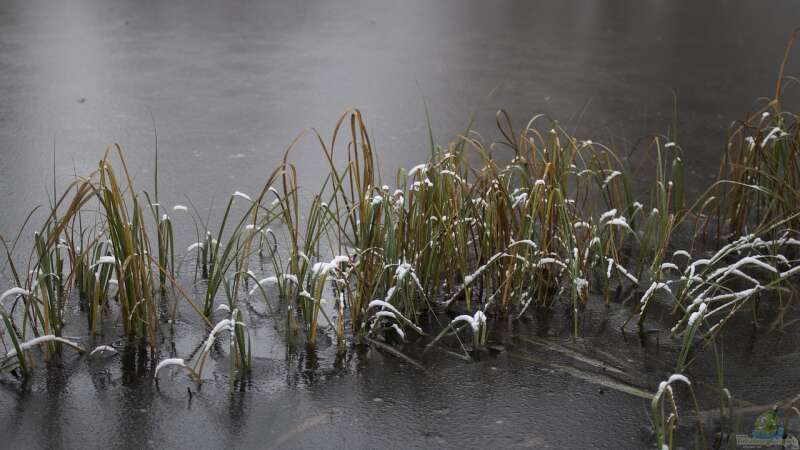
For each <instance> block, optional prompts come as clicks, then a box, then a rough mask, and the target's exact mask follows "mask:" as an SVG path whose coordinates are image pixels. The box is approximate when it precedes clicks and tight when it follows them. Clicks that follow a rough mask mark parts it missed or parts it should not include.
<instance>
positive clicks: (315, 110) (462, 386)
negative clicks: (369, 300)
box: [0, 0, 800, 449]
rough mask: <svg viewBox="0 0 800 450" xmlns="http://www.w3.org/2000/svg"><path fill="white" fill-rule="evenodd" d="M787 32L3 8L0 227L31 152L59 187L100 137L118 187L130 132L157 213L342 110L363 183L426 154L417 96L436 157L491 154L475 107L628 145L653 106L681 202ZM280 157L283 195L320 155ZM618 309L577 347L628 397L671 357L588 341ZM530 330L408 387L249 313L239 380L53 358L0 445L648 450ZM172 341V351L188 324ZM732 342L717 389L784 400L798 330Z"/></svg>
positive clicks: (41, 184) (12, 4)
mask: <svg viewBox="0 0 800 450" xmlns="http://www.w3.org/2000/svg"><path fill="white" fill-rule="evenodd" d="M797 26H800V4H798V3H797V2H796V1H794V0H786V1H770V2H763V1H755V0H752V1H751V0H746V1H736V2H723V1H716V0H714V1H703V2H697V1H573V0H566V1H553V2H545V1H536V2H527V1H499V2H484V1H455V0H446V1H435V2H428V1H403V2H371V1H361V2H359V1H353V0H347V1H296V2H285V3H281V2H272V1H270V2H259V1H238V0H234V1H224V2H223V1H176V2H159V1H128V0H115V1H74V2H53V1H39V0H33V1H5V0H4V1H2V2H0V199H2V200H0V233H2V234H4V235H9V234H12V233H14V232H15V231H16V229H17V227H18V226H19V225H20V224H21V222H22V220H23V218H24V216H25V214H26V213H27V212H28V210H29V209H30V208H31V207H32V206H33V205H35V204H39V203H44V202H46V201H47V192H49V191H48V190H49V189H51V188H50V185H51V182H52V181H51V178H50V177H51V174H52V164H53V163H52V158H53V156H52V151H53V147H54V146H55V149H56V162H55V171H56V181H57V184H59V185H60V186H63V185H65V184H66V183H67V182H69V181H70V180H71V179H72V175H73V173H74V172H77V173H79V174H81V173H87V172H88V171H90V170H91V169H92V168H93V167H94V166H95V165H96V163H97V161H98V160H99V158H100V156H101V154H102V151H103V149H104V148H105V146H106V145H108V144H110V143H112V142H119V143H120V144H122V145H123V146H124V147H125V149H126V151H127V155H128V158H129V163H130V165H131V170H132V172H133V173H134V174H137V176H138V180H137V181H138V183H139V187H141V188H144V187H149V183H150V180H151V177H152V165H153V164H152V162H153V160H152V155H153V134H154V133H153V120H154V121H155V125H156V128H157V130H158V136H159V146H160V151H161V161H160V164H161V167H160V172H161V186H160V189H161V196H162V203H165V204H174V203H185V196H187V195H188V196H190V197H191V198H192V200H193V201H195V203H197V204H199V205H201V206H202V207H210V204H211V200H212V199H216V200H217V202H216V204H217V206H220V205H221V204H222V202H223V199H224V198H227V196H228V195H229V194H230V193H231V192H233V191H234V190H241V191H245V192H253V191H255V190H256V189H257V188H259V187H261V185H262V183H263V182H264V180H265V178H266V176H267V174H268V173H269V172H270V171H271V170H272V169H273V168H274V167H275V165H276V164H277V160H278V159H279V158H280V155H281V154H282V152H283V150H284V149H285V147H286V145H288V143H289V142H290V141H291V140H292V138H293V137H294V136H295V135H296V134H297V133H298V132H300V130H302V129H303V128H305V127H310V126H315V127H318V128H319V129H320V130H321V131H322V132H323V133H324V134H326V135H327V134H328V133H329V132H330V130H331V127H332V126H333V124H334V121H335V120H336V118H337V117H338V115H339V114H340V113H341V112H342V111H343V110H344V109H345V108H346V107H348V106H357V107H359V108H361V109H362V111H363V112H364V114H365V116H366V119H367V122H368V125H369V127H370V129H371V130H372V136H373V139H374V141H375V142H376V146H377V148H378V151H379V156H380V159H381V163H382V167H383V170H384V174H385V175H387V176H390V174H392V173H393V172H394V170H395V169H396V168H398V167H410V166H412V165H414V164H416V163H418V162H420V161H421V160H423V159H425V157H426V156H427V155H428V152H429V151H428V148H427V147H426V142H427V133H428V132H427V127H426V122H425V109H424V104H423V98H425V99H426V101H427V104H428V108H429V110H430V114H431V117H432V120H433V131H434V133H435V136H436V140H437V142H441V143H443V142H445V141H446V140H447V139H448V138H449V137H451V136H452V134H453V133H456V132H458V131H460V130H462V129H463V127H464V126H466V124H467V122H468V121H469V119H470V117H471V116H473V115H474V117H475V126H476V127H477V129H478V130H480V131H481V132H482V133H483V134H485V135H486V136H487V137H488V138H492V137H494V136H496V133H495V132H494V128H493V127H494V113H495V111H496V110H497V109H498V108H505V109H507V110H508V111H509V112H510V113H511V114H512V116H513V117H514V118H515V121H516V122H517V123H522V122H524V121H526V120H527V119H528V118H529V117H530V116H532V115H533V114H535V113H540V112H544V113H547V114H550V115H551V116H552V117H554V118H557V119H558V120H560V121H561V123H562V124H565V125H567V127H568V129H570V130H573V131H575V132H576V133H578V134H579V136H580V137H582V138H591V139H593V140H595V141H604V142H613V143H615V144H616V145H617V147H618V148H619V149H621V150H622V151H627V150H629V149H630V146H631V143H633V142H636V140H637V138H639V137H640V136H642V135H644V134H646V133H650V132H662V133H663V132H666V131H667V129H668V127H669V126H670V124H671V122H672V115H673V93H674V94H675V95H676V96H677V116H678V120H679V141H680V143H681V144H682V146H683V148H684V151H685V152H686V158H685V159H686V160H687V161H688V162H689V164H687V167H689V169H690V175H691V179H692V185H693V186H694V189H695V190H697V191H699V190H701V189H702V188H703V187H704V186H705V185H706V184H707V183H708V181H709V178H710V177H711V176H712V175H713V174H714V173H715V169H716V165H717V162H718V161H719V157H720V155H721V152H722V150H723V149H724V141H725V135H726V130H727V128H728V126H729V124H730V123H731V121H733V120H735V119H739V118H742V117H744V115H745V114H747V113H748V112H749V111H752V110H753V109H754V108H755V107H756V105H757V102H756V100H757V99H758V98H759V97H762V96H770V95H772V94H773V92H774V83H775V77H776V74H777V71H778V65H779V62H780V59H781V57H782V54H783V49H784V45H785V43H786V41H787V39H788V37H789V34H790V32H791V30H792V29H793V28H794V27H797ZM795 53H797V52H795ZM798 61H799V59H798V58H797V57H795V58H794V59H793V60H792V61H791V62H790V64H789V66H788V72H789V73H793V74H797V73H798V72H799V71H798V69H800V65H799V64H798ZM295 160H296V161H297V162H298V168H299V169H300V171H301V173H302V179H301V181H306V182H307V183H309V184H310V185H311V186H312V187H315V186H316V182H318V178H319V174H320V173H321V172H322V171H323V170H324V169H325V163H324V161H323V160H322V159H321V158H320V153H319V150H318V148H317V147H316V146H314V145H312V143H311V141H307V144H306V145H302V146H301V147H299V148H298V150H297V153H296V156H295ZM388 184H391V183H388ZM180 239H181V238H180V236H179V240H180ZM186 239H189V240H193V239H190V237H186ZM179 247H183V245H179ZM745 314H746V313H745ZM187 315H188V314H187ZM609 315H610V318H609ZM74 317H75V323H74V324H72V325H71V326H72V329H73V330H75V333H76V334H79V335H80V333H82V331H80V330H83V329H85V328H83V326H82V324H81V323H80V320H79V317H80V314H78V313H77V312H75V314H74ZM625 317H626V316H625V313H624V312H616V313H615V312H613V311H612V312H611V313H605V312H603V313H602V314H601V313H598V318H597V320H596V321H595V322H596V323H594V324H593V325H591V327H590V328H589V329H587V330H585V334H584V336H585V337H584V340H582V341H581V342H579V344H580V345H582V346H587V348H596V349H605V351H606V352H607V353H604V354H606V355H608V354H612V355H614V357H615V358H619V360H621V361H623V362H625V361H627V362H629V363H630V364H633V365H634V366H635V369H636V370H637V371H639V372H640V373H642V374H645V375H644V376H643V377H642V378H641V379H639V380H637V381H638V384H639V385H641V386H645V387H646V386H649V387H650V388H652V386H653V385H654V384H655V383H656V382H657V381H659V380H660V379H661V377H663V375H664V374H668V373H669V372H668V371H667V368H665V367H663V364H662V363H660V361H671V359H670V358H671V357H672V356H674V351H675V348H673V347H674V343H669V342H663V341H658V340H657V339H656V337H655V336H657V335H658V334H654V335H653V336H654V337H653V339H650V340H648V341H647V342H645V344H644V345H643V344H642V343H641V342H640V341H639V340H638V339H635V338H634V339H625V338H623V336H621V335H620V334H619V333H618V332H616V331H613V330H616V326H612V325H608V327H607V328H604V327H603V321H604V320H608V321H609V323H611V324H617V325H618V324H619V323H620V322H621V321H622V320H624V318H625ZM556 322H557V320H556ZM656 322H657V320H656ZM664 323H667V321H665V322H664ZM546 325H547V322H536V321H534V322H529V323H522V324H517V325H516V329H512V330H508V331H507V332H506V333H499V332H498V336H496V337H495V338H494V339H495V340H496V341H497V342H496V343H497V345H499V346H501V347H500V348H501V349H502V351H499V352H497V353H491V354H486V355H482V357H481V359H480V361H479V362H477V363H465V362H464V361H462V360H460V359H457V358H455V357H452V356H449V355H447V354H436V355H430V354H429V355H426V356H425V357H424V358H422V359H423V363H424V364H425V365H426V367H428V368H429V372H430V375H427V376H426V375H424V374H423V373H422V372H421V371H420V370H418V369H416V368H414V367H413V366H411V365H409V364H407V363H405V362H403V361H402V360H398V359H396V358H394V357H392V356H389V355H386V354H384V353H381V352H379V351H376V350H370V351H367V352H363V351H362V352H355V351H354V352H350V353H348V354H347V355H345V356H337V353H336V351H335V348H334V346H333V345H328V346H326V345H321V346H319V347H318V348H317V349H306V348H304V347H300V348H295V347H292V346H287V345H286V343H285V342H284V340H283V338H282V335H281V334H280V332H278V331H275V329H274V326H273V325H271V324H270V323H269V321H264V322H263V323H261V324H260V325H258V326H254V330H253V334H254V336H255V337H254V342H255V345H254V347H255V348H254V351H255V352H256V356H257V358H256V362H255V369H254V373H253V375H252V378H251V381H249V382H246V383H237V384H236V385H235V386H234V388H233V389H231V381H230V379H229V377H228V370H227V367H226V366H225V362H224V360H221V361H220V362H219V364H220V365H212V366H210V367H209V369H211V370H210V371H209V372H208V373H213V375H210V376H209V377H210V379H209V381H208V382H207V383H206V384H205V385H204V386H203V389H202V391H201V392H197V393H195V394H194V395H193V396H192V398H191V399H190V398H189V395H188V393H187V392H186V389H187V388H191V389H192V390H195V387H194V385H193V384H192V383H190V382H188V380H185V379H184V377H182V376H181V375H176V376H173V377H165V379H164V380H162V382H161V389H160V390H156V389H155V386H154V385H153V383H152V380H151V378H150V375H149V373H148V370H149V368H150V367H151V365H152V362H150V361H147V360H146V358H144V359H141V355H139V354H138V353H137V352H135V351H129V352H123V354H122V355H121V356H116V357H112V358H109V359H100V360H91V359H88V358H83V359H78V358H74V357H72V356H71V355H70V354H69V353H68V352H67V353H65V355H66V356H65V358H64V359H63V360H62V361H55V362H53V363H51V364H49V365H48V367H46V368H45V367H40V368H39V370H37V372H36V378H35V379H34V380H33V381H32V382H31V383H30V384H29V386H27V387H26V388H20V387H19V384H18V383H17V382H16V381H15V380H13V379H12V378H11V377H8V376H4V377H3V378H2V382H0V436H2V444H0V447H8V448H44V447H48V448H59V447H64V448H107V447H113V448H142V447H152V448H220V447H232V448H239V447H271V446H278V447H285V448H302V447H325V448H356V447H364V448H384V447H388V448H392V447H421V448H433V447H450V446H452V447H456V446H458V447H479V446H483V447H489V448H500V447H530V448H546V447H550V448H594V447H605V448H614V449H618V448H641V447H646V446H648V445H649V444H650V442H651V441H650V439H651V437H650V436H649V435H648V432H647V425H648V420H647V416H646V408H647V402H646V401H644V400H642V399H639V398H636V397H633V396H630V395H628V394H624V393H620V392H617V391H615V390H613V389H607V388H603V387H602V385H598V384H597V383H594V382H587V381H585V380H582V379H580V378H576V377H574V376H568V375H565V374H564V373H563V372H559V371H558V370H554V369H553V368H552V367H550V366H548V365H547V364H540V363H535V362H531V361H532V360H531V359H530V358H535V359H536V360H540V361H541V360H544V361H551V362H552V361H556V362H559V361H560V362H559V364H575V365H577V366H580V364H579V363H577V364H576V362H575V361H572V360H570V359H569V358H566V360H565V361H561V359H564V355H563V354H559V353H558V352H555V353H554V352H552V351H546V350H542V348H541V346H536V345H533V346H532V345H530V343H526V342H525V341H520V340H519V339H518V338H517V337H518V336H526V335H531V336H539V337H542V336H545V337H546V336H551V337H552V336H565V333H564V330H563V329H561V328H559V327H558V326H550V327H549V328H548V327H547V326H546ZM181 327H183V328H181ZM178 328H179V329H178V331H176V334H177V335H178V342H177V343H176V346H177V350H178V353H179V355H181V356H184V355H185V354H186V352H188V351H190V350H191V349H192V348H193V346H195V345H196V344H197V342H199V340H200V339H202V328H200V327H198V326H197V325H196V324H192V323H179V324H178ZM735 330H736V331H735V332H732V337H731V340H732V341H733V342H734V344H735V345H731V346H730V348H729V350H728V354H729V355H730V356H729V360H728V364H729V370H730V372H731V373H735V374H737V375H736V376H735V377H733V378H729V379H728V380H726V382H727V383H728V384H729V387H730V389H731V390H732V391H733V392H734V394H738V395H743V396H744V397H747V399H748V400H749V401H751V402H753V403H756V404H770V403H771V402H774V401H777V400H780V399H782V398H784V397H786V396H788V392H789V391H790V390H791V389H790V387H792V386H795V387H796V386H798V385H800V380H799V379H798V375H797V374H796V373H795V372H796V371H792V370H790V368H791V367H796V366H797V363H798V362H800V358H798V357H797V356H796V355H798V348H797V347H798V341H797V336H796V335H786V336H779V337H774V336H771V337H769V338H766V339H764V338H758V339H756V338H754V335H755V336H757V335H758V333H757V332H753V331H752V330H750V329H749V328H748V325H747V324H746V323H745V324H743V325H742V326H740V327H738V328H735ZM567 334H568V333H567ZM114 336H115V331H114V330H113V329H112V330H110V331H109V333H108V335H107V336H106V337H105V338H104V339H101V340H102V342H103V343H107V342H110V341H114V340H115V337H114ZM664 340H666V338H664ZM98 343H99V342H98ZM745 343H746V344H747V345H744V344H745ZM587 351H589V350H587ZM520 355H522V356H523V357H520ZM531 355H532V356H531ZM776 355H784V356H781V357H780V358H777V357H774V356H776ZM785 355H788V356H785ZM526 358H527V359H526ZM629 360H630V361H629ZM712 366H713V361H712V362H709V361H704V362H701V363H698V367H697V370H698V372H699V374H698V376H699V377H701V379H702V376H705V377H706V379H713V367H712ZM784 394H787V395H784ZM711 400H713V399H711ZM711 400H709V402H710V403H709V404H710V405H713V402H711ZM745 428H746V427H745Z"/></svg>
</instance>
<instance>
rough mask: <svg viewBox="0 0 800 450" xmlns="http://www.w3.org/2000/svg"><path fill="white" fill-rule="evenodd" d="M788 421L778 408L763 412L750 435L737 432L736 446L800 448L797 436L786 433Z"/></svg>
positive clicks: (799, 449)
mask: <svg viewBox="0 0 800 450" xmlns="http://www.w3.org/2000/svg"><path fill="white" fill-rule="evenodd" d="M785 425H786V421H785V419H783V417H781V414H780V412H779V411H778V408H777V407H776V408H773V409H772V410H771V411H767V412H765V413H762V414H761V415H759V416H758V417H757V418H756V421H755V424H753V432H752V433H750V435H749V436H748V435H746V434H737V435H736V446H737V447H739V448H770V447H777V448H783V449H787V450H788V449H791V450H800V441H798V439H797V437H796V436H794V435H791V434H787V433H786V429H785Z"/></svg>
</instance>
